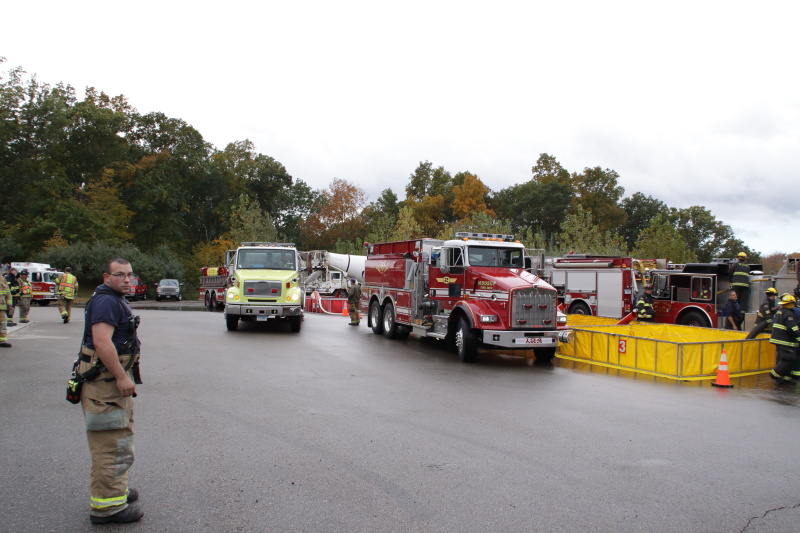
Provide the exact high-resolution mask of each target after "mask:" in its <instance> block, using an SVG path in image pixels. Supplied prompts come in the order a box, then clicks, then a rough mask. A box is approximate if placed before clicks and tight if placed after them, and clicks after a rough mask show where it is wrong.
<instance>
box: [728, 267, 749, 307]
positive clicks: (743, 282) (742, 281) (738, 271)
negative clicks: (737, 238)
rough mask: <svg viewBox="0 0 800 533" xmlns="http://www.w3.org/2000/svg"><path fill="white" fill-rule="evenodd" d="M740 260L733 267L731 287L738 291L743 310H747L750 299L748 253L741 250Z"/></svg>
mask: <svg viewBox="0 0 800 533" xmlns="http://www.w3.org/2000/svg"><path fill="white" fill-rule="evenodd" d="M737 257H738V261H737V262H736V264H735V265H733V268H732V269H731V288H732V289H733V290H734V291H736V298H737V300H738V301H739V306H740V307H741V308H742V312H744V313H746V312H747V303H748V301H749V300H750V265H748V264H747V262H746V261H747V254H746V253H744V252H739V255H738V256H737Z"/></svg>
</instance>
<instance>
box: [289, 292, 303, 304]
mask: <svg viewBox="0 0 800 533" xmlns="http://www.w3.org/2000/svg"><path fill="white" fill-rule="evenodd" d="M299 299H300V295H299V294H297V293H294V294H292V295H291V296H287V297H286V300H287V301H290V302H296V301H297V300H299Z"/></svg>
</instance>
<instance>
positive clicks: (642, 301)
mask: <svg viewBox="0 0 800 533" xmlns="http://www.w3.org/2000/svg"><path fill="white" fill-rule="evenodd" d="M636 314H637V320H638V321H639V322H654V321H655V311H653V286H652V285H645V286H644V294H643V295H642V296H641V297H640V298H639V301H638V302H636Z"/></svg>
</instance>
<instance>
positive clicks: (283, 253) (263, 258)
mask: <svg viewBox="0 0 800 533" xmlns="http://www.w3.org/2000/svg"><path fill="white" fill-rule="evenodd" d="M294 258H295V254H294V252H292V251H290V250H239V253H238V255H237V258H236V268H247V269H256V270H258V269H264V270H297V269H296V268H295V261H294Z"/></svg>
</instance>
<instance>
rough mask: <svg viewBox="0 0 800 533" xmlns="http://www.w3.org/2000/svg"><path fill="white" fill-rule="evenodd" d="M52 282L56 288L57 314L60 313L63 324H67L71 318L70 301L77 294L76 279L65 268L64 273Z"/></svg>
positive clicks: (68, 269)
mask: <svg viewBox="0 0 800 533" xmlns="http://www.w3.org/2000/svg"><path fill="white" fill-rule="evenodd" d="M53 281H55V283H56V285H57V286H58V312H59V313H61V320H63V321H64V324H68V323H69V319H70V317H71V316H72V300H74V299H75V295H76V294H78V278H76V277H75V276H74V275H72V269H71V268H70V267H67V268H65V269H64V273H63V274H61V275H60V276H58V277H57V278H55V279H54V280H53Z"/></svg>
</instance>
